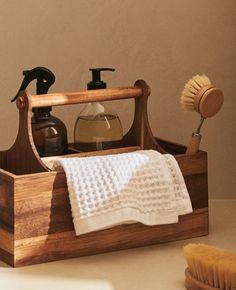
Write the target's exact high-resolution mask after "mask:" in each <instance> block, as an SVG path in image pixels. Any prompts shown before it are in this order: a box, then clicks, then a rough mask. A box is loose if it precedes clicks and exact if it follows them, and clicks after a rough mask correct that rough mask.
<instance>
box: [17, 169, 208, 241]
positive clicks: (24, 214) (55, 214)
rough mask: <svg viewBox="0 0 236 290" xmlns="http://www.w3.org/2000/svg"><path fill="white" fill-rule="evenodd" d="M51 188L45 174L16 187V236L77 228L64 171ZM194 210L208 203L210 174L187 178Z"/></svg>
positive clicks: (26, 236) (56, 177)
mask: <svg viewBox="0 0 236 290" xmlns="http://www.w3.org/2000/svg"><path fill="white" fill-rule="evenodd" d="M54 177H55V179H54V182H52V185H53V186H51V187H52V189H51V191H48V188H49V185H47V182H46V181H47V178H46V176H43V175H42V176H41V178H39V179H38V182H37V184H38V185H37V186H36V180H34V179H27V182H26V180H24V182H22V181H21V182H19V183H17V184H16V186H15V190H16V194H15V217H16V223H15V236H16V239H23V238H30V237H35V236H38V235H39V236H40V235H47V234H49V233H58V232H64V231H70V230H73V229H74V226H73V223H72V216H71V207H70V202H69V194H68V191H67V186H66V180H65V175H64V174H56V175H54ZM184 178H185V182H186V185H187V188H188V192H189V195H190V198H191V201H192V206H193V208H194V209H200V208H205V207H207V206H208V195H207V173H201V174H195V175H187V176H185V177H184Z"/></svg>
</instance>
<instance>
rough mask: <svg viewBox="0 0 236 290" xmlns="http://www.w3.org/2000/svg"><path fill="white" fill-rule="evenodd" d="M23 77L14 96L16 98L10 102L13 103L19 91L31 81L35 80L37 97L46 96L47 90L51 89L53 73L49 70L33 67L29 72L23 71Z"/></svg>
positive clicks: (53, 80) (53, 78) (53, 79)
mask: <svg viewBox="0 0 236 290" xmlns="http://www.w3.org/2000/svg"><path fill="white" fill-rule="evenodd" d="M23 75H24V76H25V77H24V79H23V81H22V84H21V86H20V88H19V90H18V92H17V94H16V96H15V97H14V98H13V99H12V100H11V102H14V101H15V100H16V99H17V98H18V96H19V93H20V91H22V90H25V89H26V88H27V86H28V85H29V83H30V82H32V81H33V80H35V79H36V80H37V83H36V91H37V95H40V94H46V93H47V92H48V89H49V88H50V87H51V85H52V84H53V83H54V82H55V79H56V78H55V75H54V74H53V72H51V71H50V70H49V69H47V68H45V67H35V68H33V69H31V70H25V71H23Z"/></svg>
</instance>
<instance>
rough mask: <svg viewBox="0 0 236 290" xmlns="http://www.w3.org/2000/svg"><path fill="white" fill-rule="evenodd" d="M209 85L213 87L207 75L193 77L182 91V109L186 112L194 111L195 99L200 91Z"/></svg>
mask: <svg viewBox="0 0 236 290" xmlns="http://www.w3.org/2000/svg"><path fill="white" fill-rule="evenodd" d="M207 85H211V81H210V79H209V78H208V77H207V76H206V75H201V76H200V75H196V76H194V77H192V78H191V79H190V80H189V81H188V82H187V83H186V84H185V86H184V89H183V91H182V94H181V97H180V100H181V105H182V107H183V108H184V109H186V110H194V99H195V97H196V95H197V93H198V91H199V90H200V89H201V88H202V87H204V86H207Z"/></svg>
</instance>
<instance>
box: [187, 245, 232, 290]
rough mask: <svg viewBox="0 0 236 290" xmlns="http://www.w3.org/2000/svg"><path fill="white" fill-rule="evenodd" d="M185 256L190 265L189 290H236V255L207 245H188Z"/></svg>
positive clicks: (188, 275)
mask: <svg viewBox="0 0 236 290" xmlns="http://www.w3.org/2000/svg"><path fill="white" fill-rule="evenodd" d="M184 256H185V258H186V261H187V264H188V268H187V269H186V270H185V287H186V289H187V290H235V289H236V253H232V252H227V251H225V250H223V249H219V248H216V247H212V246H208V245H206V244H188V245H187V246H185V247H184Z"/></svg>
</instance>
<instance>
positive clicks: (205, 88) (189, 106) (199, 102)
mask: <svg viewBox="0 0 236 290" xmlns="http://www.w3.org/2000/svg"><path fill="white" fill-rule="evenodd" d="M223 102H224V96H223V93H222V91H221V90H220V89H218V88H216V87H214V86H213V85H212V84H211V81H210V79H209V78H208V77H207V76H206V75H202V76H200V75H196V76H194V77H193V78H191V79H190V80H189V81H188V82H187V83H186V84H185V86H184V89H183V91H182V95H181V104H182V106H183V108H184V109H186V110H195V111H196V112H198V113H199V114H200V115H201V116H202V117H203V118H209V117H212V116H214V115H215V114H216V113H218V111H219V110H220V108H221V107H222V105H223Z"/></svg>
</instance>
